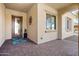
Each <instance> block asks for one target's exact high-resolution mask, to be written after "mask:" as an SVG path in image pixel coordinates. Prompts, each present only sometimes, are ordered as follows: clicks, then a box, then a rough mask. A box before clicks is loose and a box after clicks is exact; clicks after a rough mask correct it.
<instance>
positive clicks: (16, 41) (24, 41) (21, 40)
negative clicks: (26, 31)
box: [12, 37, 27, 45]
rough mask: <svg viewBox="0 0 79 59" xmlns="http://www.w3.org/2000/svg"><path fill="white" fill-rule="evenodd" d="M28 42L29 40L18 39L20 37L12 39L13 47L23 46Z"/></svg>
mask: <svg viewBox="0 0 79 59" xmlns="http://www.w3.org/2000/svg"><path fill="white" fill-rule="evenodd" d="M26 42H27V40H26V39H24V38H18V37H14V38H12V44H13V45H18V44H23V43H26Z"/></svg>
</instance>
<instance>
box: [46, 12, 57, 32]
mask: <svg viewBox="0 0 79 59" xmlns="http://www.w3.org/2000/svg"><path fill="white" fill-rule="evenodd" d="M47 15H49V16H50V17H54V30H53V29H51V28H50V29H47ZM50 23H51V22H50ZM56 23H57V22H56V16H55V15H51V14H48V13H46V31H45V32H52V31H56V28H57V26H56Z"/></svg>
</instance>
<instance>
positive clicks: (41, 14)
mask: <svg viewBox="0 0 79 59" xmlns="http://www.w3.org/2000/svg"><path fill="white" fill-rule="evenodd" d="M46 13H49V14H51V15H55V16H56V30H55V31H52V32H48V33H45V31H46ZM57 34H58V12H57V10H55V9H53V8H51V7H49V6H47V5H45V4H38V44H40V43H44V42H48V41H51V40H56V39H58V35H57ZM41 38H42V39H41Z"/></svg>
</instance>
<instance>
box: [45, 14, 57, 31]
mask: <svg viewBox="0 0 79 59" xmlns="http://www.w3.org/2000/svg"><path fill="white" fill-rule="evenodd" d="M46 30H47V31H51V30H56V16H53V15H50V14H46Z"/></svg>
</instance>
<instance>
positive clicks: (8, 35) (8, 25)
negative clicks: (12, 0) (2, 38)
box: [6, 8, 27, 39]
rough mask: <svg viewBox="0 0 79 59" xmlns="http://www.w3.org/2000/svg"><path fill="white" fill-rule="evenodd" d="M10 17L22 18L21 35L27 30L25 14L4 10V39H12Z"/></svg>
mask: <svg viewBox="0 0 79 59" xmlns="http://www.w3.org/2000/svg"><path fill="white" fill-rule="evenodd" d="M12 15H15V16H22V17H23V23H22V25H23V26H22V27H23V28H22V34H23V33H24V29H27V13H24V12H19V11H15V10H11V9H7V8H6V39H11V38H12Z"/></svg>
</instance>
